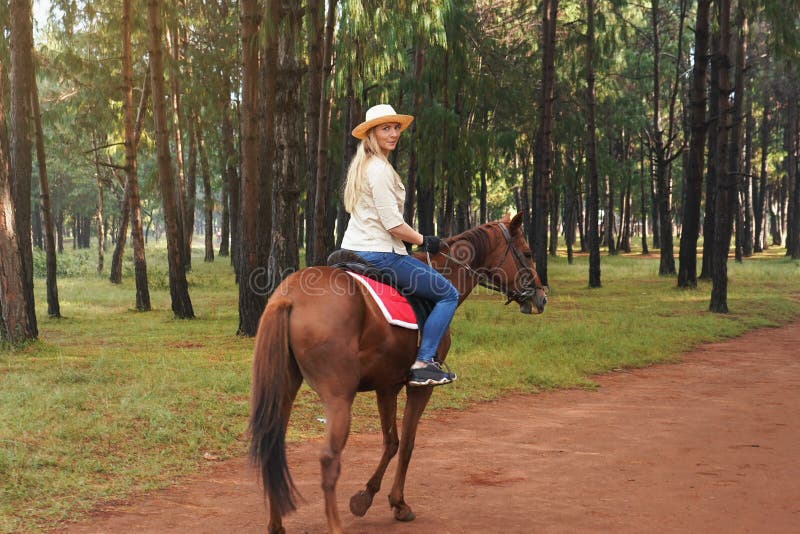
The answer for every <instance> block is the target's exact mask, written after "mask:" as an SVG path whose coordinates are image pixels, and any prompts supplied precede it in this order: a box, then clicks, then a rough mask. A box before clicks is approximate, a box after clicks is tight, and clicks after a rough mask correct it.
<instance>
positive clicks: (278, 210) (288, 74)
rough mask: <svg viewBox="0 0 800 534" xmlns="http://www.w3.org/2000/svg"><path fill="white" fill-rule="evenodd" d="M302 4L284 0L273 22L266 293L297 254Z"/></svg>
mask: <svg viewBox="0 0 800 534" xmlns="http://www.w3.org/2000/svg"><path fill="white" fill-rule="evenodd" d="M302 17H303V13H302V9H301V8H300V7H298V6H296V5H295V4H291V5H290V3H284V4H283V13H282V16H281V24H280V25H278V27H279V28H280V31H279V32H278V70H277V76H276V78H277V91H276V93H275V146H276V151H275V167H274V168H275V176H274V178H273V179H274V183H273V190H272V191H273V192H272V233H271V236H272V238H271V243H270V251H269V261H268V263H267V268H268V273H267V277H268V278H267V279H268V283H269V289H268V291H269V293H270V294H271V293H272V291H274V290H275V288H276V287H277V286H278V284H279V283H280V282H281V280H283V279H284V278H285V277H286V276H288V275H289V274H290V273H291V272H293V271H296V270H297V269H298V268H299V267H300V265H299V264H300V260H299V257H298V236H297V233H296V229H297V227H298V225H299V220H298V208H299V199H300V176H301V173H300V169H301V163H300V162H301V159H302V142H301V138H302V135H303V128H302V105H301V103H300V81H301V79H302V76H303V70H304V69H303V68H302V67H301V65H300V62H299V59H298V55H297V38H298V36H299V34H300V27H301V23H302Z"/></svg>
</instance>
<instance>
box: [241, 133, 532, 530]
mask: <svg viewBox="0 0 800 534" xmlns="http://www.w3.org/2000/svg"><path fill="white" fill-rule="evenodd" d="M399 123H400V124H401V127H402V124H403V123H402V122H399ZM521 226H522V216H521V214H518V215H517V216H516V217H514V218H513V219H511V220H504V221H499V222H493V223H488V224H484V225H482V226H479V227H477V228H473V229H472V230H468V231H467V232H464V233H462V234H459V235H457V236H455V237H452V238H449V239H446V240H445V241H444V248H445V249H446V250H447V251H448V252H447V253H446V254H445V253H443V252H442V253H439V254H431V255H430V261H431V263H432V265H433V267H434V268H435V269H436V270H437V271H439V272H441V273H443V275H444V276H445V278H446V279H447V280H448V281H449V282H448V283H449V284H452V286H453V287H454V288H455V290H456V292H457V295H458V296H457V299H456V300H457V302H458V303H460V302H462V301H463V300H464V299H465V298H466V297H467V296H468V295H469V294H470V292H471V291H472V290H473V289H474V288H475V286H477V285H479V284H480V285H484V286H486V287H489V288H491V289H494V290H497V291H499V292H501V293H503V294H505V295H506V297H507V298H508V302H511V301H515V302H517V303H518V304H519V307H520V311H521V312H523V313H532V312H534V311H535V312H536V313H541V312H542V311H544V306H545V304H546V302H547V297H546V295H545V289H544V288H543V287H542V285H541V282H540V281H539V277H538V275H537V274H536V271H535V270H534V269H533V265H532V262H531V251H530V249H529V248H528V246H527V243H526V240H525V238H524V235H523V232H522V228H521ZM412 232H413V231H412ZM409 237H410V238H411V239H410V241H411V242H414V243H420V242H421V240H420V239H419V238H418V237H419V234H416V233H414V234H412V235H411V236H409ZM429 241H430V240H429ZM401 255H402V254H401ZM448 321H449V319H448ZM426 324H427V323H426ZM449 347H450V343H449V336H447V335H445V336H444V338H443V339H442V342H441V343H440V344H439V346H438V352H437V359H438V360H439V361H444V358H445V357H446V355H447V351H448V350H449ZM416 354H417V332H416V331H414V330H409V329H405V328H400V327H398V326H393V325H390V324H389V323H388V322H387V321H386V320H385V319H384V316H383V313H382V312H381V310H380V308H379V306H378V305H377V304H376V303H375V302H374V301H373V300H372V299H371V297H370V296H369V294H368V291H367V289H366V288H364V287H363V286H362V285H361V284H360V283H359V282H356V280H355V279H354V278H353V277H351V276H350V275H348V274H347V273H345V272H344V271H343V270H340V269H335V268H331V267H311V268H307V269H303V270H300V271H298V272H296V273H293V274H292V275H290V276H288V277H287V278H286V279H285V280H283V281H282V282H281V283H280V285H279V286H278V287H277V288H276V290H275V291H274V293H273V295H272V297H270V300H269V302H268V303H267V307H266V308H265V310H264V313H263V315H262V317H261V321H260V323H259V328H258V334H257V335H256V340H255V348H254V355H253V383H252V395H251V415H250V429H249V430H250V438H251V443H250V455H251V458H252V459H253V461H254V463H255V464H257V465H258V466H260V470H261V478H262V481H263V484H264V492H265V493H266V495H267V497H268V500H269V526H268V528H269V532H271V533H280V532H284V529H283V525H282V517H283V516H284V515H286V514H287V513H289V512H291V511H292V510H294V509H295V500H296V497H297V494H296V490H295V488H294V484H293V482H292V478H291V476H290V474H289V468H288V464H287V461H286V448H285V437H286V427H287V425H288V423H289V415H290V413H291V410H292V403H293V402H294V399H295V396H296V395H297V391H298V390H299V389H300V385H301V384H302V382H303V380H305V381H306V382H307V383H308V384H309V386H310V387H311V388H312V389H313V390H314V391H316V392H317V394H318V395H319V398H320V400H321V402H322V404H323V405H324V408H325V418H326V421H327V423H326V427H327V434H326V437H325V440H324V444H323V447H322V451H321V454H320V465H321V470H322V489H323V493H324V497H325V514H326V517H327V521H328V527H329V529H330V531H331V532H333V533H340V532H342V527H341V520H340V518H339V512H338V509H337V506H336V493H335V490H336V482H337V480H338V478H339V472H340V458H341V454H342V449H343V448H344V445H345V443H346V441H347V436H348V434H349V432H350V419H351V406H352V403H353V400H354V398H355V396H356V393H358V392H359V391H375V394H376V397H377V401H378V411H379V414H380V419H381V429H382V431H383V454H382V456H381V459H380V461H379V463H378V466H377V468H376V469H375V472H374V474H373V475H372V477H371V478H370V479H369V480H368V481H367V483H366V485H365V487H364V489H363V490H361V491H359V492H357V493H356V494H355V495H353V496H352V498H351V499H350V510H351V512H352V513H353V514H355V515H357V516H363V515H364V514H365V513H366V512H367V510H368V509H369V507H370V505H371V504H372V499H373V497H374V496H375V494H376V493H377V492H378V491H379V490H380V486H381V481H382V480H383V476H384V473H385V472H386V468H387V466H388V464H389V461H390V460H391V459H392V458H393V457H394V456H395V454H397V453H399V457H398V463H397V471H396V474H395V479H394V482H393V484H392V489H391V491H390V493H389V504H390V505H391V507H392V509H393V511H394V516H395V518H396V519H398V520H400V521H410V520H412V519H414V513H413V512H412V511H411V508H410V507H409V506H408V504H406V502H405V498H404V486H405V478H406V472H407V470H408V465H409V462H410V460H411V453H412V450H413V448H414V440H415V437H416V430H417V424H418V423H419V419H420V417H421V416H422V412H423V411H424V410H425V406H426V405H427V403H428V400H429V399H430V396H431V393H432V391H433V388H431V387H411V388H407V390H406V395H407V400H406V406H405V413H404V415H403V421H402V435H399V434H398V429H397V396H398V393H399V392H400V390H401V389H403V387H404V386H405V385H406V384H407V383H408V374H409V368H410V367H411V366H412V364H414V362H415V355H416Z"/></svg>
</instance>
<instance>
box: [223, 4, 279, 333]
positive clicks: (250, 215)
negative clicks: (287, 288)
mask: <svg viewBox="0 0 800 534" xmlns="http://www.w3.org/2000/svg"><path fill="white" fill-rule="evenodd" d="M268 5H269V9H268V10H267V13H268V14H269V15H271V16H270V17H269V18H268V20H267V22H266V24H265V26H266V34H267V45H266V46H267V49H268V50H272V49H274V48H275V42H276V38H277V31H276V29H275V24H276V22H277V20H278V16H276V15H277V14H278V13H279V11H278V10H279V9H280V0H269V4H268ZM239 9H240V12H241V17H240V18H241V39H242V111H241V115H242V119H241V121H242V124H241V129H242V134H241V135H242V137H241V154H242V162H241V173H242V174H241V191H240V195H239V199H240V203H241V204H240V205H241V216H240V217H239V220H240V225H241V226H240V233H241V237H240V240H239V250H238V253H239V261H238V267H237V273H238V278H239V328H238V330H237V333H238V334H239V335H243V336H255V335H256V331H257V329H258V320H259V318H260V317H261V312H262V311H264V305H265V304H266V291H265V290H264V287H263V286H264V285H265V284H264V283H263V269H264V267H265V263H266V258H265V257H264V253H265V249H266V246H265V244H264V243H262V242H261V240H262V239H263V234H262V233H261V232H259V229H260V224H259V219H261V218H264V217H268V216H269V214H264V213H262V211H261V210H262V209H263V208H262V207H261V206H260V199H261V198H262V196H263V194H264V192H263V191H262V187H261V181H260V176H259V162H258V151H259V121H258V103H259V101H260V98H259V96H260V95H259V72H260V70H259V43H258V34H259V28H260V26H261V22H262V17H261V14H260V12H259V5H258V1H257V0H241V2H240V4H239ZM269 55H270V56H271V54H269ZM265 61H268V58H266V57H265ZM266 104H267V105H271V104H272V102H266ZM272 109H274V108H272V107H271V106H270V110H272ZM231 194H233V193H231Z"/></svg>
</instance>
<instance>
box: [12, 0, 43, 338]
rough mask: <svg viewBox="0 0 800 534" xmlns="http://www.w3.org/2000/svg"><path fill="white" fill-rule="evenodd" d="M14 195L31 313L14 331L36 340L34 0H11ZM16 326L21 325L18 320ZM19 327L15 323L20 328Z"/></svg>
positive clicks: (23, 269)
mask: <svg viewBox="0 0 800 534" xmlns="http://www.w3.org/2000/svg"><path fill="white" fill-rule="evenodd" d="M9 7H10V20H11V39H10V45H11V47H10V48H11V91H10V96H11V121H10V126H11V143H10V147H11V149H10V156H11V166H10V170H9V176H10V177H11V195H12V198H13V202H14V210H15V213H14V218H15V222H16V228H14V230H13V231H15V232H16V234H17V244H18V246H19V255H20V258H21V260H22V272H23V285H22V288H23V294H22V295H21V296H20V298H22V300H23V301H24V302H25V307H26V308H25V309H26V313H27V315H28V320H27V323H26V324H25V328H23V329H22V330H19V331H18V332H17V333H16V334H12V335H14V336H15V338H16V339H23V338H29V339H35V338H36V337H38V335H39V329H38V325H37V322H36V309H35V300H34V295H33V251H32V248H31V246H32V244H31V176H32V172H33V161H32V150H31V131H30V117H31V80H33V72H34V69H33V27H32V18H31V3H30V1H28V0H11V2H10V4H9ZM15 325H21V323H19V322H17V323H15ZM17 327H18V326H15V328H17Z"/></svg>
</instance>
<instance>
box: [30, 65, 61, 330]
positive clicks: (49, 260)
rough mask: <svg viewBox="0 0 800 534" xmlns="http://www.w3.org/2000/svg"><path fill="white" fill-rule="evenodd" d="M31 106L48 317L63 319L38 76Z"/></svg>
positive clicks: (34, 79) (33, 88)
mask: <svg viewBox="0 0 800 534" xmlns="http://www.w3.org/2000/svg"><path fill="white" fill-rule="evenodd" d="M31 89H32V93H31V106H32V110H33V123H34V126H35V129H36V155H37V158H38V164H39V194H40V198H41V203H42V218H43V219H44V220H43V222H44V250H45V263H46V267H47V279H46V284H47V315H48V317H55V318H60V317H61V306H60V304H59V301H58V283H57V280H56V278H57V274H56V270H57V269H56V267H57V265H56V242H55V236H54V235H53V210H52V207H51V205H50V184H49V181H48V176H47V158H46V157H45V153H44V133H43V132H42V113H41V110H40V109H39V90H38V88H37V86H36V76H35V74H34V76H33V77H32V79H31Z"/></svg>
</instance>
